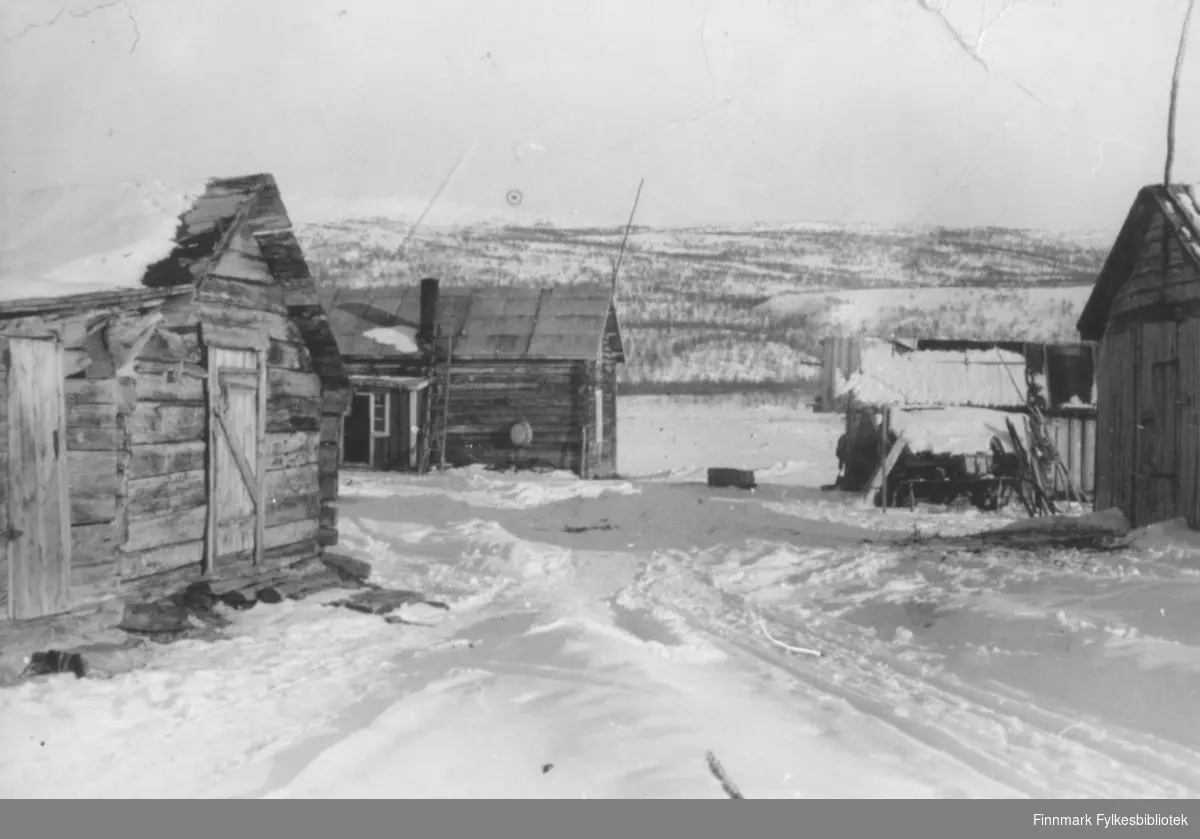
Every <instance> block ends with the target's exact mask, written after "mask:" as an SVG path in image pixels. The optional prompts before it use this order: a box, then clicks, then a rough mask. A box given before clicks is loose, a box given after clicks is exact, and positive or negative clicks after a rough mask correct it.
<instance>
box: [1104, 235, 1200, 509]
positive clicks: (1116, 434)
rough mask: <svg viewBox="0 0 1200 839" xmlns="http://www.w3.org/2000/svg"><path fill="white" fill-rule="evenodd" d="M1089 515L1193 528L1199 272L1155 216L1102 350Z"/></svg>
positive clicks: (1197, 497)
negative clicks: (1107, 513) (1114, 510)
mask: <svg viewBox="0 0 1200 839" xmlns="http://www.w3.org/2000/svg"><path fill="white" fill-rule="evenodd" d="M1098 367H1099V369H1098V370H1097V375H1096V385H1097V397H1098V403H1097V429H1096V475H1095V481H1096V507H1097V509H1103V508H1106V507H1118V508H1120V509H1121V510H1122V511H1123V512H1124V513H1125V515H1126V516H1127V517H1128V518H1129V520H1130V521H1131V523H1133V525H1134V526H1135V527H1141V526H1145V525H1147V524H1151V523H1154V522H1157V521H1164V520H1167V519H1171V518H1176V517H1183V518H1186V519H1187V520H1188V523H1189V524H1190V525H1191V526H1192V527H1193V528H1196V529H1200V270H1198V269H1197V266H1196V264H1195V262H1194V260H1193V259H1192V258H1191V257H1190V256H1189V255H1188V253H1187V252H1186V251H1185V245H1184V244H1183V243H1182V242H1180V240H1179V238H1178V235H1177V234H1176V233H1175V231H1174V229H1173V228H1172V227H1171V226H1170V224H1168V222H1167V220H1166V219H1165V218H1164V217H1163V216H1162V215H1161V213H1156V214H1155V216H1154V217H1153V218H1152V219H1151V220H1150V221H1149V223H1148V225H1147V228H1146V232H1145V234H1144V236H1143V238H1142V241H1141V242H1140V244H1139V248H1138V253H1137V257H1136V260H1135V262H1134V264H1133V268H1132V271H1131V273H1130V276H1129V278H1128V279H1127V280H1126V281H1125V282H1124V283H1123V284H1122V286H1121V288H1120V289H1119V290H1118V292H1117V294H1116V295H1115V297H1114V300H1113V305H1112V309H1111V312H1110V315H1109V321H1108V324H1107V329H1106V332H1105V335H1104V337H1103V340H1102V341H1101V344H1100V353H1099V365H1098Z"/></svg>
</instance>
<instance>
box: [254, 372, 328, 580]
mask: <svg viewBox="0 0 1200 839" xmlns="http://www.w3.org/2000/svg"><path fill="white" fill-rule="evenodd" d="M255 357H256V360H257V363H258V428H257V429H256V431H257V439H256V440H255V443H256V448H257V451H256V452H255V464H254V478H255V482H256V484H257V485H258V503H257V504H255V507H254V564H255V565H262V561H263V553H264V551H265V549H266V541H267V353H266V351H265V350H257V351H256V352H255ZM317 448H318V451H319V450H320V440H318V441H317Z"/></svg>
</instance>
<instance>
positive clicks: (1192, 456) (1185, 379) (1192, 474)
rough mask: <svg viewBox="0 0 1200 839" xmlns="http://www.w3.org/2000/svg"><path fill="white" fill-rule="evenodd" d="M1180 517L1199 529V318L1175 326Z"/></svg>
mask: <svg viewBox="0 0 1200 839" xmlns="http://www.w3.org/2000/svg"><path fill="white" fill-rule="evenodd" d="M1178 340H1179V383H1180V392H1179V401H1180V414H1181V416H1180V420H1179V421H1180V452H1179V470H1180V474H1179V483H1180V505H1181V508H1182V509H1181V513H1180V514H1181V515H1183V516H1186V517H1187V520H1188V524H1189V525H1190V526H1191V528H1192V529H1193V530H1200V317H1198V318H1194V319H1193V320H1189V321H1187V322H1186V323H1182V324H1180V325H1179V339H1178Z"/></svg>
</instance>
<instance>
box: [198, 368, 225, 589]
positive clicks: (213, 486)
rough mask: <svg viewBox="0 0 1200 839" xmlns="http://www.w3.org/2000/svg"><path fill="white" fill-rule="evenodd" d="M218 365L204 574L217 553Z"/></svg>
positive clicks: (212, 374)
mask: <svg viewBox="0 0 1200 839" xmlns="http://www.w3.org/2000/svg"><path fill="white" fill-rule="evenodd" d="M217 376H218V373H217V366H216V365H215V364H210V365H209V368H208V521H207V527H206V530H207V532H206V534H205V539H204V559H203V560H202V562H201V565H200V571H201V573H202V574H211V573H212V571H213V560H214V559H216V555H217V404H218V400H219V399H220V394H221V389H220V383H219V382H218V381H217Z"/></svg>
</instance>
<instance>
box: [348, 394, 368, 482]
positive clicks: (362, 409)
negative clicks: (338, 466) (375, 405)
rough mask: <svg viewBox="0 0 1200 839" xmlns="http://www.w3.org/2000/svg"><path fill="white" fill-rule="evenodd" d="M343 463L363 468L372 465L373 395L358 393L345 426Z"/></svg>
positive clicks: (355, 395) (352, 402)
mask: <svg viewBox="0 0 1200 839" xmlns="http://www.w3.org/2000/svg"><path fill="white" fill-rule="evenodd" d="M343 427H344V432H343V433H344V434H345V439H344V441H343V443H342V462H343V463H352V464H357V465H361V466H368V465H370V463H371V394H369V393H356V394H354V399H353V400H352V401H351V403H350V413H349V414H348V415H347V416H346V421H345V424H344V426H343Z"/></svg>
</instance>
